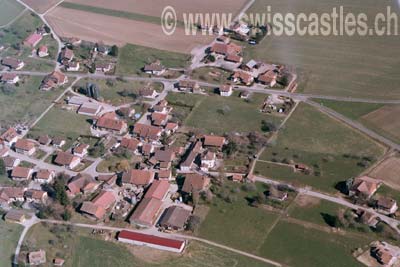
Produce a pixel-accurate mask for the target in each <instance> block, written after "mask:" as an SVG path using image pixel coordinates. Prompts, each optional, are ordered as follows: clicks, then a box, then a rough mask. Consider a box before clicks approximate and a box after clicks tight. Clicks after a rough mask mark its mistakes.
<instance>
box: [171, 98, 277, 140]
mask: <svg viewBox="0 0 400 267" xmlns="http://www.w3.org/2000/svg"><path fill="white" fill-rule="evenodd" d="M265 97H266V95H263V94H253V95H252V97H251V100H250V101H245V100H243V99H241V98H240V97H238V93H237V92H235V93H234V94H233V95H232V96H230V97H222V96H219V95H217V94H213V93H212V94H211V96H200V95H199V96H195V95H186V94H178V93H171V94H169V96H168V98H167V100H168V101H170V102H171V103H175V104H176V106H177V110H175V111H174V112H176V113H180V114H181V115H180V116H179V117H181V119H182V120H183V121H184V125H185V126H188V127H193V128H200V129H202V130H204V131H205V132H208V133H215V134H224V133H227V132H232V131H235V132H251V131H261V122H262V121H263V120H266V121H270V122H272V123H274V124H275V125H278V124H279V123H280V121H281V120H282V118H283V117H280V116H274V115H268V114H265V113H261V112H260V111H259V110H260V108H261V105H262V103H263V101H264V99H265ZM191 98H193V99H191ZM169 99H170V100H169ZM174 108H175V106H174Z"/></svg>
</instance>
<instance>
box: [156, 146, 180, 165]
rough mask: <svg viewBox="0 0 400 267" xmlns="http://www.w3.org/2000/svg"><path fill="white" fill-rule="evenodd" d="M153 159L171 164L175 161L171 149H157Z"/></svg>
mask: <svg viewBox="0 0 400 267" xmlns="http://www.w3.org/2000/svg"><path fill="white" fill-rule="evenodd" d="M154 158H155V160H157V161H160V162H171V161H173V160H174V159H175V152H174V150H172V149H168V148H167V149H163V150H162V149H157V150H156V152H155V153H154Z"/></svg>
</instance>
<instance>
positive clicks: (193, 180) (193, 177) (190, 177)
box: [182, 173, 210, 193]
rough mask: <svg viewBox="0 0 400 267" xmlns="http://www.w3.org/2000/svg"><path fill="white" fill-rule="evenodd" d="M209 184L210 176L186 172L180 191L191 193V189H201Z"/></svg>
mask: <svg viewBox="0 0 400 267" xmlns="http://www.w3.org/2000/svg"><path fill="white" fill-rule="evenodd" d="M209 184H210V178H208V177H207V176H203V175H200V174H198V173H188V174H186V176H185V181H184V183H183V187H182V191H183V192H186V193H192V192H193V191H202V190H204V189H206V187H207V186H208V185H209Z"/></svg>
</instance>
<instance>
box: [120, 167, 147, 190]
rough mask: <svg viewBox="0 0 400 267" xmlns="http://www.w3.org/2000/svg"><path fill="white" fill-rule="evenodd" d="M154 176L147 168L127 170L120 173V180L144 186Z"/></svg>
mask: <svg viewBox="0 0 400 267" xmlns="http://www.w3.org/2000/svg"><path fill="white" fill-rule="evenodd" d="M153 178H154V172H152V171H149V170H129V171H127V172H125V173H124V174H123V175H122V182H123V183H128V184H134V185H137V186H144V185H148V184H150V183H151V181H152V180H153Z"/></svg>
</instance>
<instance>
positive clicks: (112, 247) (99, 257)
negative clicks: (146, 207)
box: [25, 224, 270, 267]
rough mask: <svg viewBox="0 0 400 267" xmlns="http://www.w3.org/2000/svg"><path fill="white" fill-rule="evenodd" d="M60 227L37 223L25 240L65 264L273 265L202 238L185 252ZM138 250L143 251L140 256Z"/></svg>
mask: <svg viewBox="0 0 400 267" xmlns="http://www.w3.org/2000/svg"><path fill="white" fill-rule="evenodd" d="M50 227H51V226H50ZM57 229H58V230H59V231H57V232H50V230H49V227H47V226H43V225H40V224H39V225H35V226H34V227H33V228H32V229H31V230H30V231H29V232H28V235H27V237H26V241H25V243H26V244H27V245H29V247H31V248H32V249H35V248H42V249H45V250H46V254H47V255H46V256H47V259H48V260H49V259H52V258H54V257H56V256H57V255H58V257H62V258H64V259H66V261H65V265H64V266H66V267H72V266H73V267H79V266H98V267H103V266H104V267H106V266H110V265H116V266H131V267H157V266H165V267H173V266H182V267H209V266H210V267H211V266H213V267H228V266H237V267H247V266H254V267H261V266H263V267H270V265H268V264H265V263H263V262H260V261H256V260H253V259H250V258H247V257H245V256H241V255H238V254H236V253H232V252H229V251H226V250H222V249H219V248H215V247H211V246H208V245H204V244H202V243H199V242H190V243H189V245H188V247H187V248H186V250H185V253H184V254H183V255H177V254H174V253H166V252H160V251H157V250H152V249H146V248H141V247H135V246H130V245H126V246H125V245H122V244H121V243H117V242H116V241H108V242H107V241H103V240H100V239H98V238H94V237H93V236H89V234H88V230H83V229H79V228H75V229H74V230H73V231H72V232H68V231H66V228H65V227H58V228H57ZM50 240H51V241H50ZM49 241H50V242H49ZM50 243H51V244H50ZM128 248H129V250H128ZM130 251H132V252H133V253H131V252H130ZM135 253H138V254H141V258H139V257H137V256H136V254H135ZM152 255H154V256H152ZM142 257H143V258H142Z"/></svg>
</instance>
